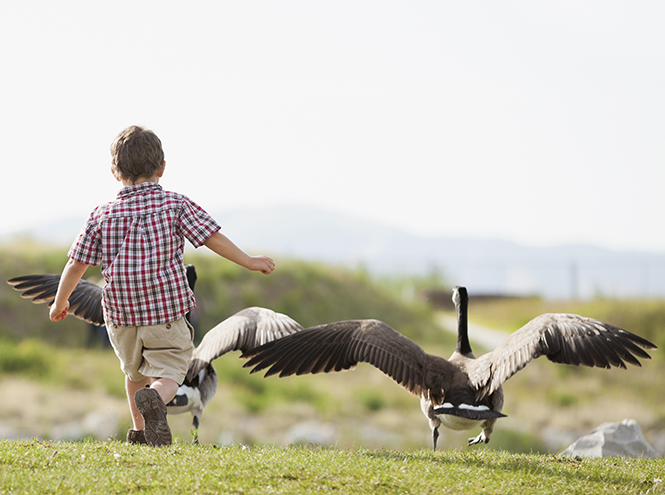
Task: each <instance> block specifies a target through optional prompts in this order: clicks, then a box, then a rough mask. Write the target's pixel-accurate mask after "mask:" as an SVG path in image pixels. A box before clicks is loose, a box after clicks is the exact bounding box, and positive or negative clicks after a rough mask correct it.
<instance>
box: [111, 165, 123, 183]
mask: <svg viewBox="0 0 665 495" xmlns="http://www.w3.org/2000/svg"><path fill="white" fill-rule="evenodd" d="M111 173H112V174H113V177H115V180H117V181H118V182H120V181H122V177H120V174H119V173H118V171H117V170H116V169H115V167H114V166H113V165H111Z"/></svg>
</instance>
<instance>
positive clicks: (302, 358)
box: [244, 320, 429, 395]
mask: <svg viewBox="0 0 665 495" xmlns="http://www.w3.org/2000/svg"><path fill="white" fill-rule="evenodd" d="M244 357H250V358H251V359H250V360H249V361H248V362H247V363H246V364H245V367H248V368H253V369H252V371H251V373H256V372H258V371H263V370H267V371H266V373H265V376H271V375H275V374H279V376H289V375H293V374H297V375H302V374H305V373H322V372H323V373H329V372H338V371H343V370H349V369H352V368H354V367H355V366H356V365H357V364H358V363H359V362H366V363H369V364H371V365H373V366H374V367H376V368H378V369H379V370H381V371H382V372H383V373H385V374H386V375H388V376H390V377H391V378H392V379H393V380H394V381H395V382H397V383H398V384H399V385H401V386H403V387H404V388H406V389H407V390H409V391H410V392H412V393H414V394H416V395H418V394H420V393H421V392H422V390H423V389H424V388H425V387H426V383H425V382H426V378H427V377H426V363H427V362H428V359H429V355H428V354H427V353H425V351H423V349H422V348H421V347H420V346H418V345H417V344H415V343H414V342H412V341H411V340H409V339H408V338H406V337H404V336H403V335H401V334H400V333H399V332H397V331H395V330H394V329H392V328H391V327H390V326H388V325H387V324H385V323H384V322H381V321H379V320H350V321H339V322H335V323H329V324H326V325H319V326H317V327H312V328H308V329H306V330H303V331H302V332H299V333H297V334H294V335H290V336H288V337H284V338H282V339H280V340H276V341H273V342H270V343H268V344H266V345H264V346H261V347H259V348H257V349H255V350H254V351H252V352H249V353H246V354H245V356H244Z"/></svg>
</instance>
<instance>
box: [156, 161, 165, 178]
mask: <svg viewBox="0 0 665 495" xmlns="http://www.w3.org/2000/svg"><path fill="white" fill-rule="evenodd" d="M165 168H166V160H162V166H161V167H160V168H159V169H158V170H157V177H161V176H162V175H164V169H165Z"/></svg>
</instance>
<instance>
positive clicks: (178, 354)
mask: <svg viewBox="0 0 665 495" xmlns="http://www.w3.org/2000/svg"><path fill="white" fill-rule="evenodd" d="M111 155H112V166H111V172H112V173H113V175H114V177H115V178H116V179H117V180H118V181H120V182H122V185H123V186H124V187H122V189H121V190H120V192H119V193H118V195H117V197H116V199H115V201H111V202H109V203H106V204H103V205H101V206H98V207H97V208H96V209H95V210H94V211H93V212H92V214H91V215H90V217H89V219H88V221H87V222H86V224H85V225H84V227H83V228H82V229H81V232H80V233H79V235H78V237H77V239H76V240H75V241H74V243H73V244H72V247H71V249H70V250H69V253H68V256H69V261H68V262H67V264H66V265H65V268H64V270H63V273H62V277H61V279H60V285H59V286H58V292H57V294H56V296H55V301H54V302H53V305H52V306H51V309H50V318H51V320H52V321H60V320H62V319H63V318H65V317H66V316H67V310H68V308H69V302H68V299H69V296H70V295H71V293H72V291H73V290H74V288H75V287H76V284H77V283H78V282H79V280H80V279H81V277H82V276H83V274H84V273H85V271H86V269H87V268H88V266H89V265H99V264H100V263H101V269H102V274H103V276H104V281H105V285H104V288H103V291H102V306H103V308H104V318H105V320H106V328H107V330H108V334H109V340H110V341H111V344H112V345H113V348H114V350H115V352H116V354H117V356H118V358H119V359H120V365H121V368H122V370H123V372H124V373H125V385H126V390H127V399H128V401H129V409H130V412H131V414H132V422H133V429H132V430H130V431H129V432H128V433H127V441H128V442H130V443H148V444H149V445H153V446H162V445H169V444H170V443H171V440H172V438H171V430H170V428H169V425H168V422H167V420H166V406H165V404H166V403H168V402H169V401H170V400H171V399H172V398H173V397H174V396H175V394H176V391H177V390H178V386H179V384H181V383H182V382H183V380H184V378H185V375H186V373H187V365H188V363H189V360H190V357H191V354H192V350H193V344H192V337H193V330H192V328H191V326H190V325H189V323H188V322H187V320H186V319H185V317H184V316H185V313H187V312H188V311H189V310H190V309H191V308H192V307H194V306H195V300H194V294H193V293H192V291H191V290H190V288H189V286H188V284H187V278H186V275H185V267H184V264H183V250H184V243H185V239H187V240H188V241H189V242H191V243H192V244H193V245H194V246H195V247H199V246H202V245H203V246H206V247H208V248H209V249H211V250H212V251H214V252H215V253H217V254H218V255H220V256H222V257H224V258H226V259H228V260H230V261H232V262H234V263H237V264H238V265H240V266H242V267H245V268H247V269H249V270H254V271H260V272H262V273H265V274H269V273H271V272H272V271H273V270H274V269H275V263H274V262H273V260H272V259H270V258H268V257H267V256H249V255H248V254H246V253H245V252H244V251H242V250H241V249H240V248H238V247H237V246H236V245H235V244H234V243H233V242H231V240H229V239H228V238H227V237H226V236H224V235H223V234H221V233H220V232H219V229H220V227H219V225H218V224H217V222H215V220H214V219H213V218H212V217H210V215H208V214H207V213H206V212H205V211H204V210H203V209H202V208H201V207H199V206H198V205H197V204H196V203H194V202H193V201H191V200H190V199H189V198H187V197H186V196H183V195H181V194H178V193H174V192H170V191H164V190H163V189H162V187H161V186H160V185H159V179H160V178H161V177H162V175H163V174H164V169H165V167H166V162H165V161H164V152H163V150H162V143H161V141H160V140H159V138H158V137H157V136H156V135H155V134H154V133H153V132H152V131H149V130H146V129H144V128H142V127H138V126H131V127H128V128H127V129H125V130H124V131H122V132H121V133H120V134H118V136H117V137H116V138H115V140H114V141H113V144H112V145H111Z"/></svg>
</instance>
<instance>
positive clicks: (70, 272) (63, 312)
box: [49, 259, 88, 321]
mask: <svg viewBox="0 0 665 495" xmlns="http://www.w3.org/2000/svg"><path fill="white" fill-rule="evenodd" d="M87 269H88V265H86V264H85V263H81V262H79V261H74V260H73V259H70V260H69V261H68V262H67V264H66V265H65V269H64V270H63V271H62V276H61V277H60V284H58V292H57V293H56V294H55V300H54V301H53V304H52V305H51V309H50V311H49V317H50V318H51V321H60V320H64V319H65V318H66V317H67V310H68V309H69V296H71V295H72V292H73V291H74V289H75V288H76V284H78V283H79V280H81V277H82V276H83V274H84V273H85V271H86V270H87Z"/></svg>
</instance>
